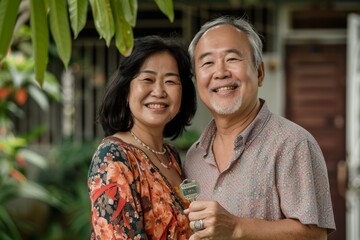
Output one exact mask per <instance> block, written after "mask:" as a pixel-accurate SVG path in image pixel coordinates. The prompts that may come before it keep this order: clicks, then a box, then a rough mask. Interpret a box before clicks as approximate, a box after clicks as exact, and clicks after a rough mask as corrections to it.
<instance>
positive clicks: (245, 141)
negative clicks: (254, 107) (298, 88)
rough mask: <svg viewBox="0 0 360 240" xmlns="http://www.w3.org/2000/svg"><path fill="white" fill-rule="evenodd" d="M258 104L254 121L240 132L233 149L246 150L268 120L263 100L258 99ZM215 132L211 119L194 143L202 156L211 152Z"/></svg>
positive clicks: (266, 108) (267, 112)
mask: <svg viewBox="0 0 360 240" xmlns="http://www.w3.org/2000/svg"><path fill="white" fill-rule="evenodd" d="M260 104H261V108H260V111H259V113H258V114H257V115H256V117H255V119H254V120H253V121H252V122H251V123H250V125H249V126H247V128H245V130H244V131H242V132H241V133H240V134H239V135H238V136H237V137H236V139H235V146H234V148H235V149H238V148H240V147H245V148H247V147H248V146H249V145H250V144H251V143H252V141H253V140H254V139H255V138H256V136H257V135H259V134H260V133H261V131H262V130H263V129H264V127H265V126H266V123H267V122H268V120H269V118H270V115H271V112H270V111H269V109H268V107H267V104H266V102H265V100H263V99H260ZM216 131H217V128H216V124H215V121H214V119H212V120H211V121H210V123H209V124H208V126H207V127H206V128H205V129H204V131H203V133H202V134H201V136H200V138H199V140H198V142H197V143H196V148H200V149H202V150H203V155H204V156H206V155H208V154H209V151H210V150H211V149H210V147H211V145H212V142H213V138H214V136H215V134H216ZM244 145H245V146H244Z"/></svg>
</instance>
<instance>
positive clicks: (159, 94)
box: [128, 51, 182, 129]
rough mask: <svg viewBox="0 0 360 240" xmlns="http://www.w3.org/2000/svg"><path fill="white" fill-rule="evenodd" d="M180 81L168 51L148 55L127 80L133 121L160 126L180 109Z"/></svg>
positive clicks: (176, 67) (146, 125)
mask: <svg viewBox="0 0 360 240" xmlns="http://www.w3.org/2000/svg"><path fill="white" fill-rule="evenodd" d="M181 92H182V85H181V80H180V75H179V70H178V66H177V62H176V60H175V59H174V57H173V56H172V55H170V54H169V53H168V52H165V51H164V52H159V53H155V54H152V55H150V56H149V57H148V58H147V59H146V60H145V61H144V63H143V65H142V66H141V68H140V69H139V72H138V74H137V75H136V76H135V77H134V79H132V80H131V83H130V93H129V97H128V101H129V107H130V111H131V113H132V116H133V120H134V125H138V126H141V125H142V127H151V128H162V129H163V128H164V127H165V125H166V124H167V123H168V122H169V121H171V119H173V118H174V117H175V115H176V114H177V113H178V112H179V110H180V105H181Z"/></svg>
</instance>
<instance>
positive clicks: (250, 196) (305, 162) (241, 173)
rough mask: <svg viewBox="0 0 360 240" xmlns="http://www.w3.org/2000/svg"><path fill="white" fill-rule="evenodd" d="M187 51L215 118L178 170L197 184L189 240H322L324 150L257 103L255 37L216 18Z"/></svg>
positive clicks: (326, 195)
mask: <svg viewBox="0 0 360 240" xmlns="http://www.w3.org/2000/svg"><path fill="white" fill-rule="evenodd" d="M189 53H190V55H191V58H192V61H193V69H194V74H195V78H196V84H197V89H198V94H199V96H200V98H201V100H202V101H203V102H204V104H205V105H206V106H207V107H208V108H209V110H210V111H211V113H212V115H213V120H212V121H211V122H210V123H209V125H208V126H207V128H206V129H205V130H204V131H203V133H202V135H201V137H200V139H199V141H197V142H196V143H195V144H194V145H193V146H192V147H191V148H190V150H189V151H188V153H187V156H186V159H185V161H184V165H183V167H184V171H185V174H186V176H187V178H189V179H195V180H196V181H197V182H198V183H199V186H200V194H199V196H198V198H197V201H193V202H192V203H191V204H190V206H189V208H188V209H186V210H185V213H186V214H188V217H189V220H190V221H191V222H190V226H191V228H193V229H194V230H195V233H194V234H193V235H192V236H191V238H190V239H266V240H271V239H276V240H281V239H286V240H289V239H306V240H309V239H326V238H327V234H328V233H330V232H332V231H334V230H335V223H334V216H333V210H332V204H331V198H330V190H329V183H328V176H327V169H326V165H325V161H324V158H323V155H322V152H321V150H320V148H319V146H318V144H317V142H316V141H315V139H314V138H313V137H312V136H311V135H310V133H308V132H307V131H306V130H305V129H303V128H301V127H300V126H298V125H296V124H295V123H292V122H290V121H289V120H286V119H284V118H282V117H280V116H276V115H274V114H272V113H271V112H270V111H269V109H268V107H267V105H266V102H265V101H264V100H262V99H259V98H258V87H260V86H261V85H262V83H263V80H264V76H265V72H264V71H265V70H264V63H263V61H262V43H261V40H260V38H259V36H258V35H257V33H256V32H255V31H254V30H253V28H252V27H251V25H250V24H249V23H248V22H246V21H244V20H242V19H235V18H231V17H221V18H218V19H215V20H213V21H210V22H208V23H206V24H205V25H204V26H203V27H202V28H201V29H200V31H199V32H198V33H197V34H196V36H195V37H194V39H193V41H192V42H191V44H190V46H189Z"/></svg>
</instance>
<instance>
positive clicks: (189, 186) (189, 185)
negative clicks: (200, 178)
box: [179, 179, 200, 201]
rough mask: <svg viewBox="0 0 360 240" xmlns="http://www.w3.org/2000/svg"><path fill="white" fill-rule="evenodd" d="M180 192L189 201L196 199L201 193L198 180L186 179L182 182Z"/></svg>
mask: <svg viewBox="0 0 360 240" xmlns="http://www.w3.org/2000/svg"><path fill="white" fill-rule="evenodd" d="M179 187H180V192H181V194H182V195H183V196H184V198H186V199H187V200H189V201H195V200H196V198H197V196H199V193H200V187H199V184H198V182H197V181H196V180H190V179H185V180H184V181H183V182H182V183H181V184H180V186H179Z"/></svg>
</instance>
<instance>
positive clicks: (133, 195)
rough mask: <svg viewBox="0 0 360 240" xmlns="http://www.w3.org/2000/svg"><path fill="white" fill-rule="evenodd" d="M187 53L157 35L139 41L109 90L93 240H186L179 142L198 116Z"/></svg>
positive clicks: (97, 159) (93, 187) (95, 170)
mask: <svg viewBox="0 0 360 240" xmlns="http://www.w3.org/2000/svg"><path fill="white" fill-rule="evenodd" d="M190 69H191V65H190V60H189V57H188V54H187V52H186V51H185V50H184V49H183V48H182V47H181V46H180V45H179V44H177V43H176V42H173V41H170V40H165V39H162V38H160V37H157V36H148V37H144V38H140V39H136V40H135V43H134V49H133V51H132V53H131V55H130V56H128V57H125V58H124V59H122V61H121V64H120V66H119V68H118V70H117V71H116V73H115V75H114V77H113V78H112V80H111V81H110V82H109V84H108V86H107V89H106V91H105V95H104V100H103V103H102V105H101V106H100V109H99V116H98V120H99V122H100V123H101V125H102V127H103V129H104V131H105V135H106V136H107V137H106V138H105V139H103V141H102V143H101V144H100V145H99V147H98V149H97V150H96V152H95V154H94V156H93V159H92V163H91V166H90V169H89V175H88V186H89V191H90V198H91V203H92V204H91V205H92V227H93V229H92V236H91V239H187V238H188V237H189V235H190V234H191V230H190V227H189V222H188V219H187V217H186V216H185V215H184V214H183V210H184V209H185V208H186V207H187V205H188V202H187V201H186V200H185V199H183V198H182V197H181V196H180V194H179V192H178V186H179V184H180V183H181V181H182V180H183V174H182V171H181V169H180V165H179V155H178V153H177V152H176V151H175V150H174V149H173V148H172V147H171V146H170V145H169V144H166V143H164V137H165V138H171V139H175V138H176V137H178V136H179V135H180V134H181V132H182V131H183V130H184V128H185V127H186V126H188V125H189V124H190V120H191V119H192V117H193V116H194V114H195V110H196V95H195V88H194V85H193V83H192V80H191V77H192V76H191V72H190V71H191V70H190Z"/></svg>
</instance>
